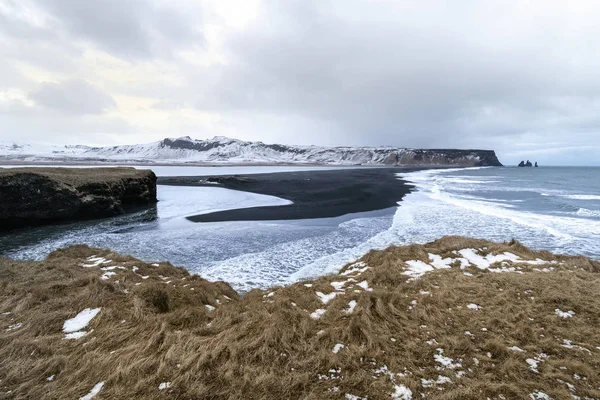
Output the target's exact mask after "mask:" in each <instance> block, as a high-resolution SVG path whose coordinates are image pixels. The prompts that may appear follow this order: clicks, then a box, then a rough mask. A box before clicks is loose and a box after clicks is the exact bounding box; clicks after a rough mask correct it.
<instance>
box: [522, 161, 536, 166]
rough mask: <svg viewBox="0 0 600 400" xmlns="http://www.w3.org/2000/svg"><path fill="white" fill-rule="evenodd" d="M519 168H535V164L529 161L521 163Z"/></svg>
mask: <svg viewBox="0 0 600 400" xmlns="http://www.w3.org/2000/svg"><path fill="white" fill-rule="evenodd" d="M518 166H519V167H533V164H532V163H531V161H529V160H527V162H525V161H521V162H520V163H519V165H518ZM535 166H536V167H537V162H536V163H535Z"/></svg>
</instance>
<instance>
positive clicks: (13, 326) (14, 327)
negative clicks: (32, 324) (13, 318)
mask: <svg viewBox="0 0 600 400" xmlns="http://www.w3.org/2000/svg"><path fill="white" fill-rule="evenodd" d="M22 326H23V323H22V322H17V323H16V324H13V325H10V326H9V327H8V328H6V332H10V331H14V330H15V329H19V328H21V327H22Z"/></svg>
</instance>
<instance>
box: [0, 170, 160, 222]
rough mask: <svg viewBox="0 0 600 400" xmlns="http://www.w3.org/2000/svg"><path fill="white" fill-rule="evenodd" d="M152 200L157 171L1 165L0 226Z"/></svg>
mask: <svg viewBox="0 0 600 400" xmlns="http://www.w3.org/2000/svg"><path fill="white" fill-rule="evenodd" d="M156 201H157V199H156V175H154V172H152V171H149V170H136V169H134V168H89V169H83V168H14V169H0V231H3V230H10V229H15V228H21V227H26V226H34V225H43V224H48V223H53V222H59V221H68V220H71V221H72V220H85V219H94V218H104V217H111V216H115V215H119V214H123V213H125V212H127V211H130V210H133V209H136V208H141V207H144V206H147V205H149V204H153V203H156Z"/></svg>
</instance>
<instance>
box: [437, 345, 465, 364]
mask: <svg viewBox="0 0 600 400" xmlns="http://www.w3.org/2000/svg"><path fill="white" fill-rule="evenodd" d="M436 351H437V353H438V354H434V356H433V359H434V360H435V361H436V362H437V363H439V364H442V366H444V367H445V368H450V369H455V368H460V367H462V365H461V363H455V362H454V360H453V359H451V358H450V357H446V356H444V349H441V348H438V349H436Z"/></svg>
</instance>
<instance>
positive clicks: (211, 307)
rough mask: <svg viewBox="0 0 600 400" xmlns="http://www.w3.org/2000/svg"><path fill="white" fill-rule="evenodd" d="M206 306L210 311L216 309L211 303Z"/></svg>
mask: <svg viewBox="0 0 600 400" xmlns="http://www.w3.org/2000/svg"><path fill="white" fill-rule="evenodd" d="M204 307H206V309H207V310H208V311H214V310H215V308H214V307H213V306H211V305H210V304H205V305H204Z"/></svg>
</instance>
